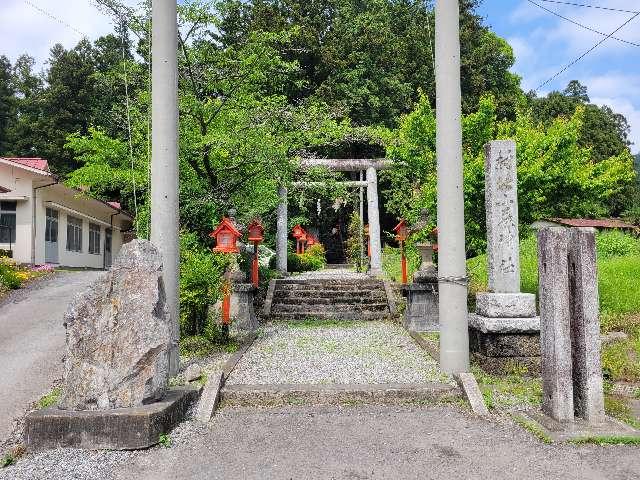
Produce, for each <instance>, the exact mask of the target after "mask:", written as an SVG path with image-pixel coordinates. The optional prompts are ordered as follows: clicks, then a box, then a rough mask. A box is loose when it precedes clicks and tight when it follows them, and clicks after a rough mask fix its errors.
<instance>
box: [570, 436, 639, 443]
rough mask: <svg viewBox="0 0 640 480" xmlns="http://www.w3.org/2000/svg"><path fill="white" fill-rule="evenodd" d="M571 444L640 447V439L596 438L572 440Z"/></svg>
mask: <svg viewBox="0 0 640 480" xmlns="http://www.w3.org/2000/svg"><path fill="white" fill-rule="evenodd" d="M570 443H573V444H575V445H586V444H594V445H640V437H625V436H595V437H583V438H576V439H574V440H571V442H570Z"/></svg>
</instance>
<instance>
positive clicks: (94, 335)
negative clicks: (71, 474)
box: [25, 240, 197, 450]
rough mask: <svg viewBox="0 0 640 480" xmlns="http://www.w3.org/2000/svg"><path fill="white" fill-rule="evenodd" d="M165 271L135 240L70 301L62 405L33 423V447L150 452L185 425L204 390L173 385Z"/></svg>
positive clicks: (28, 431)
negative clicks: (183, 418)
mask: <svg viewBox="0 0 640 480" xmlns="http://www.w3.org/2000/svg"><path fill="white" fill-rule="evenodd" d="M162 271H163V270H162V257H161V254H160V252H159V251H158V250H157V249H156V247H155V246H154V245H153V244H151V243H150V242H148V241H146V240H133V241H132V242H130V243H128V244H126V245H124V246H123V247H122V249H121V251H120V254H119V255H118V257H117V259H116V261H115V262H114V264H113V267H112V268H111V270H109V271H108V272H107V273H105V274H104V275H102V276H100V277H99V278H98V279H97V280H96V281H95V282H94V283H93V284H92V285H91V286H90V287H89V288H88V289H87V290H86V291H84V292H82V293H81V294H79V295H78V296H76V298H75V299H74V300H73V301H72V302H71V304H70V305H69V307H68V310H67V312H66V314H65V316H64V322H65V327H66V331H67V349H66V355H65V360H64V382H63V387H62V392H63V393H62V398H61V401H60V403H59V405H56V406H55V407H52V408H49V409H45V410H39V411H36V412H33V413H31V414H29V415H28V416H27V419H26V422H25V443H26V444H27V446H28V447H29V448H31V449H36V450H37V449H42V448H57V447H77V448H89V449H95V448H110V449H119V448H124V449H129V448H144V447H148V446H150V445H153V444H154V443H156V442H157V441H158V438H159V436H160V434H162V433H165V432H166V431H168V430H170V429H171V427H172V426H173V425H174V424H175V423H176V422H177V421H178V420H179V419H180V418H181V416H182V415H183V414H184V412H185V411H186V410H187V408H188V406H189V403H190V402H191V401H192V400H193V399H194V398H195V396H197V391H195V390H189V389H169V388H168V386H167V385H168V380H169V361H170V352H171V351H172V349H174V348H175V345H174V342H173V340H172V331H173V329H172V325H171V322H172V320H171V318H170V315H169V311H168V308H167V304H166V297H165V290H164V280H163V277H162Z"/></svg>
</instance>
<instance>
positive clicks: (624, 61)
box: [480, 0, 640, 153]
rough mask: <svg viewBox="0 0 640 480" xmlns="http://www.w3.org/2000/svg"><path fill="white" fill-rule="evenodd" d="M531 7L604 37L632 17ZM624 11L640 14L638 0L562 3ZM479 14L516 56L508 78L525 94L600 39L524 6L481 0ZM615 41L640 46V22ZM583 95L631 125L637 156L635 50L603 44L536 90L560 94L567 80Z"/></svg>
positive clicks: (639, 69)
mask: <svg viewBox="0 0 640 480" xmlns="http://www.w3.org/2000/svg"><path fill="white" fill-rule="evenodd" d="M534 1H535V3H537V4H539V5H542V6H544V7H545V8H548V9H549V10H553V11H555V12H557V13H559V14H561V15H563V16H564V17H567V18H570V19H571V20H574V21H577V22H578V23H581V24H583V25H585V26H588V27H590V28H592V29H594V30H599V31H600V32H603V33H606V34H609V33H611V32H613V31H614V30H615V29H616V28H618V27H619V26H620V25H622V24H623V23H624V22H625V21H626V20H628V19H629V18H630V17H631V16H632V14H629V13H622V12H612V11H606V10H600V9H595V8H585V7H577V6H571V5H561V4H555V3H552V2H545V1H542V0H534ZM567 1H568V2H570V3H581V4H589V5H596V6H602V7H609V8H620V9H624V10H640V1H639V0H567ZM480 13H481V14H482V15H483V16H484V17H485V21H486V23H487V24H488V25H490V26H491V27H492V29H493V30H494V31H495V32H496V33H497V34H498V35H500V36H501V37H503V38H506V39H507V41H508V42H509V43H510V44H511V46H512V47H513V49H514V52H515V55H516V59H517V60H516V65H515V67H514V69H513V70H514V72H516V73H517V74H519V75H520V76H521V77H522V86H523V88H524V89H525V90H532V89H536V88H538V86H539V85H540V84H542V83H543V82H544V81H546V80H547V79H549V78H550V77H552V76H553V75H555V74H556V73H557V72H558V71H560V70H561V69H562V68H563V67H564V66H565V65H567V64H568V63H570V62H571V61H572V60H574V59H576V58H577V57H579V56H580V55H582V54H583V53H584V52H586V51H587V50H589V49H590V48H591V47H592V46H593V45H595V44H596V43H597V42H599V41H600V40H601V39H603V38H605V36H602V35H599V34H597V33H594V32H590V31H588V30H585V29H583V28H581V27H579V26H577V25H574V24H572V23H570V22H568V21H566V20H563V19H561V18H558V17H556V16H554V15H552V14H550V13H548V12H546V11H544V10H542V9H541V8H539V7H537V6H535V5H533V4H531V3H530V2H528V1H526V0H485V1H484V3H483V5H482V7H481V8H480ZM615 36H616V37H618V38H620V39H623V40H627V41H630V42H634V43H638V44H640V16H638V17H637V18H635V19H634V20H633V21H632V22H631V23H629V24H628V25H627V26H626V27H624V28H623V29H621V30H620V31H619V32H617V33H616V35H615ZM574 79H575V80H579V81H580V82H582V83H583V84H585V85H586V86H587V87H588V89H589V96H590V97H591V101H592V102H594V103H597V104H608V105H610V106H611V107H612V108H613V109H614V110H616V111H617V112H620V113H622V114H624V115H625V116H626V117H627V120H628V121H629V123H630V124H631V128H632V132H631V139H632V141H633V142H634V143H635V145H633V146H632V147H631V150H632V151H633V152H634V153H637V152H640V47H637V46H632V45H628V44H625V43H622V42H619V41H616V40H613V39H609V40H606V41H605V42H604V43H603V44H602V45H600V46H599V47H598V48H597V49H595V50H594V51H593V52H591V53H590V54H588V55H587V56H586V57H585V58H584V59H583V60H581V61H580V62H578V63H577V64H576V65H574V66H573V67H571V68H570V69H569V70H567V71H566V72H564V73H563V74H561V75H560V76H559V77H558V78H557V79H555V80H554V81H552V82H550V83H549V84H547V85H546V86H544V87H542V88H541V90H540V94H545V93H547V92H548V91H550V90H562V89H563V88H564V87H565V86H566V85H567V83H568V82H569V81H570V80H574Z"/></svg>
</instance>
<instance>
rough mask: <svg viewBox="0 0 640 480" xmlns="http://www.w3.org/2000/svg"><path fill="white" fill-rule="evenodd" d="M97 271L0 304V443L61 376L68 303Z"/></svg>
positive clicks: (56, 280)
mask: <svg viewBox="0 0 640 480" xmlns="http://www.w3.org/2000/svg"><path fill="white" fill-rule="evenodd" d="M100 273H101V272H58V273H56V274H55V276H54V277H53V278H50V279H47V280H43V281H41V282H36V283H35V284H34V285H32V286H30V287H27V288H25V289H23V290H17V291H14V292H12V293H11V294H10V296H9V298H7V299H5V300H4V301H3V302H2V303H0V365H1V367H0V444H1V443H2V442H3V441H4V440H5V439H6V438H7V437H8V436H9V435H10V434H11V431H12V429H13V421H14V419H16V418H19V417H20V416H21V415H22V414H23V413H24V411H25V409H26V408H27V407H28V406H29V404H30V403H31V402H33V401H35V400H38V399H39V398H40V397H41V396H42V395H43V394H44V393H47V392H48V391H49V389H50V388H51V384H52V383H53V382H54V381H55V380H56V379H58V378H60V377H61V376H62V363H61V360H62V355H63V353H64V344H65V331H64V327H63V326H62V316H63V314H64V312H65V310H66V308H67V304H68V303H69V301H70V300H71V298H72V297H73V295H75V294H76V293H78V292H79V291H81V290H83V289H84V288H85V287H86V286H88V284H89V283H90V282H92V281H93V280H94V279H95V278H97V276H98V275H99V274H100Z"/></svg>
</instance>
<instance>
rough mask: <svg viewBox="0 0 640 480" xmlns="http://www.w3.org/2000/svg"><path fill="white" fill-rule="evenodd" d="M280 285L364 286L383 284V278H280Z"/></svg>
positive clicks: (278, 282) (278, 281)
mask: <svg viewBox="0 0 640 480" xmlns="http://www.w3.org/2000/svg"><path fill="white" fill-rule="evenodd" d="M276 283H277V284H278V285H321V286H341V285H362V286H367V287H368V286H371V285H376V286H382V285H383V282H382V281H381V280H376V279H374V278H371V279H369V278H363V279H339V278H279V279H278V280H277V281H276Z"/></svg>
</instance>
